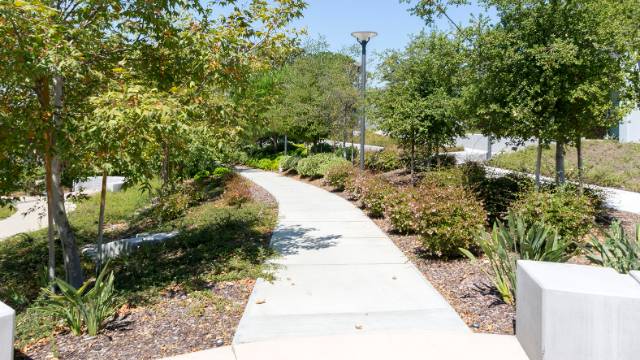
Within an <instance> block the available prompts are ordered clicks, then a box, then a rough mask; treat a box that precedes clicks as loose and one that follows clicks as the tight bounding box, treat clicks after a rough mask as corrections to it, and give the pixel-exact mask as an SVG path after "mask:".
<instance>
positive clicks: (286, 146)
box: [284, 134, 289, 156]
mask: <svg viewBox="0 0 640 360" xmlns="http://www.w3.org/2000/svg"><path fill="white" fill-rule="evenodd" d="M288 148H289V140H288V139H287V134H284V155H285V156H287V150H289V149H288Z"/></svg>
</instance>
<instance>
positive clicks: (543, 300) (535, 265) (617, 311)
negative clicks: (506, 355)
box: [516, 260, 640, 360]
mask: <svg viewBox="0 0 640 360" xmlns="http://www.w3.org/2000/svg"><path fill="white" fill-rule="evenodd" d="M517 284H518V285H517V297H516V299H517V304H516V335H517V337H518V340H519V341H520V344H521V345H522V347H523V349H524V350H525V352H526V353H527V355H528V356H529V358H531V359H533V360H574V359H575V360H600V359H612V360H613V359H615V360H632V359H638V358H639V355H638V354H640V340H639V339H640V338H639V336H640V284H639V283H638V282H637V281H636V280H635V279H634V278H633V277H632V276H629V275H622V274H619V273H617V272H616V271H614V270H613V269H609V268H601V267H595V266H585V265H575V264H559V263H546V262H536V261H523V260H521V261H518V272H517Z"/></svg>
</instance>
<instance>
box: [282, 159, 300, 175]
mask: <svg viewBox="0 0 640 360" xmlns="http://www.w3.org/2000/svg"><path fill="white" fill-rule="evenodd" d="M298 161H300V157H299V156H283V157H282V158H281V159H280V164H279V167H280V171H284V172H289V171H295V170H296V166H297V165H298Z"/></svg>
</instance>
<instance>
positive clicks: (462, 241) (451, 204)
mask: <svg viewBox="0 0 640 360" xmlns="http://www.w3.org/2000/svg"><path fill="white" fill-rule="evenodd" d="M418 191H419V192H420V194H419V196H418V197H417V198H416V200H415V201H414V202H413V204H412V205H411V207H412V208H413V209H414V211H415V213H414V214H415V222H416V229H417V231H418V233H419V234H420V236H421V238H422V243H423V246H424V249H425V251H426V252H427V253H428V254H430V255H435V256H443V257H452V256H456V255H459V254H460V252H459V251H458V248H472V249H473V248H475V243H474V237H475V235H476V232H477V231H478V230H479V229H482V228H483V226H484V223H485V219H486V213H485V211H484V209H483V208H482V204H481V203H480V202H479V201H478V200H477V199H476V198H475V196H473V195H472V194H471V193H469V192H468V191H467V190H465V189H464V188H463V187H462V186H459V185H451V186H438V185H435V184H429V183H427V184H423V185H422V186H420V188H419V189H418Z"/></svg>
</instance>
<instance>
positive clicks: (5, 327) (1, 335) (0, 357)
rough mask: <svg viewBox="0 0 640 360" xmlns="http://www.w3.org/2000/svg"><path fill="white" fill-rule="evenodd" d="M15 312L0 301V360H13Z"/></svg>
mask: <svg viewBox="0 0 640 360" xmlns="http://www.w3.org/2000/svg"><path fill="white" fill-rule="evenodd" d="M15 329H16V312H15V311H14V310H13V309H12V308H10V307H9V306H7V305H5V304H4V303H3V302H2V301H0V360H11V359H13V337H14V335H15Z"/></svg>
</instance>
